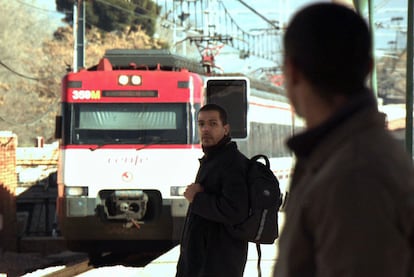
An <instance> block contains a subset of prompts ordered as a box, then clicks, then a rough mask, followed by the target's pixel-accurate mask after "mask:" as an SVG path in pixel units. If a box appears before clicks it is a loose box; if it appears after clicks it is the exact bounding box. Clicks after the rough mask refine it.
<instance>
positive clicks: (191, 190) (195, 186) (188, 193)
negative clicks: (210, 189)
mask: <svg viewBox="0 0 414 277" xmlns="http://www.w3.org/2000/svg"><path fill="white" fill-rule="evenodd" d="M201 191H204V189H203V187H202V186H201V185H200V184H199V183H192V184H191V185H188V186H187V188H186V190H185V191H184V197H185V198H186V199H187V200H188V201H189V202H190V203H191V202H193V200H194V197H195V195H196V194H197V193H198V192H201Z"/></svg>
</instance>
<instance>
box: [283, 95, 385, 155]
mask: <svg viewBox="0 0 414 277" xmlns="http://www.w3.org/2000/svg"><path fill="white" fill-rule="evenodd" d="M365 109H369V110H371V112H372V111H373V110H374V112H375V111H378V110H377V104H376V100H375V98H374V96H373V94H372V93H371V92H370V91H368V90H366V91H364V92H363V93H361V94H358V95H357V96H354V97H353V98H352V99H351V101H350V102H349V103H348V104H347V105H346V106H344V107H343V108H342V109H340V110H339V111H338V112H337V113H336V114H335V115H334V116H332V117H331V118H330V119H328V120H327V121H326V122H325V123H323V124H321V125H319V126H317V127H315V128H312V129H308V130H306V131H304V132H303V133H300V134H298V135H296V136H293V137H291V138H290V139H289V140H288V141H287V146H288V147H289V148H290V149H291V150H292V151H293V152H294V153H295V155H296V156H297V157H308V156H309V155H310V154H311V153H312V152H313V151H314V149H315V148H317V146H318V145H319V144H320V143H321V141H323V140H324V139H325V138H326V137H327V136H328V134H330V133H331V132H332V131H334V130H335V129H337V128H338V127H339V126H341V125H343V124H344V123H345V122H346V121H348V120H349V119H350V118H352V117H353V116H354V115H355V114H357V113H358V112H360V111H361V110H365Z"/></svg>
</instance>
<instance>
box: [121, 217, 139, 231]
mask: <svg viewBox="0 0 414 277" xmlns="http://www.w3.org/2000/svg"><path fill="white" fill-rule="evenodd" d="M140 224H143V222H140V221H137V220H135V219H133V218H129V221H128V222H127V223H125V224H124V228H131V227H133V226H135V227H136V228H137V229H138V230H139V229H141V225H140Z"/></svg>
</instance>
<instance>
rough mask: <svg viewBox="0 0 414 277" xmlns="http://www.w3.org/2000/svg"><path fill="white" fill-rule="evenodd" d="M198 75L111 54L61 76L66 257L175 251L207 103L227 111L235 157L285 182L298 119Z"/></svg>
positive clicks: (257, 88) (278, 94) (246, 89)
mask: <svg viewBox="0 0 414 277" xmlns="http://www.w3.org/2000/svg"><path fill="white" fill-rule="evenodd" d="M203 72H204V69H203V67H202V66H201V65H199V63H198V62H194V61H190V60H188V59H185V58H183V57H179V56H176V55H172V54H170V53H169V52H166V51H162V50H110V51H107V52H106V54H105V57H104V58H102V60H101V61H100V62H99V63H98V64H97V65H96V66H94V67H92V68H89V69H85V70H80V71H79V72H76V73H75V72H72V73H68V74H67V75H66V76H65V77H64V79H63V82H62V110H61V115H59V116H57V121H56V134H57V137H58V138H60V157H59V167H58V201H57V210H58V225H59V228H60V230H61V232H62V234H63V236H64V238H65V239H66V241H67V243H68V247H69V248H70V249H72V250H74V251H87V252H89V253H90V256H93V255H99V254H100V253H102V252H106V251H117V250H118V251H128V250H129V251H135V252H139V251H151V250H153V249H155V248H156V247H157V245H162V247H165V246H166V245H167V247H172V246H174V245H175V244H177V243H178V241H179V238H180V233H181V229H182V226H183V222H184V217H185V214H186V210H187V206H188V204H187V202H186V200H185V199H184V198H183V196H182V192H183V190H184V189H185V187H186V186H187V185H188V184H190V183H192V182H193V181H194V178H195V174H196V172H197V169H198V165H199V162H198V159H199V158H200V157H201V156H202V151H201V147H200V144H199V138H198V134H197V118H196V116H197V111H198V110H199V108H200V107H201V106H202V105H203V104H205V103H206V102H216V103H220V104H221V105H223V106H224V107H225V108H226V109H227V110H228V112H229V117H230V124H231V127H232V135H233V137H235V138H240V139H237V141H238V145H239V148H240V149H241V151H242V152H244V153H245V154H246V155H247V156H253V155H254V154H258V153H262V154H266V155H268V156H269V157H271V161H272V163H273V166H274V169H275V175H276V176H277V177H278V178H279V180H280V182H281V185H282V187H283V186H284V185H285V184H286V182H285V181H286V180H287V177H288V175H289V173H290V168H291V164H292V158H291V156H290V153H289V152H288V150H287V149H286V147H285V139H286V138H287V137H288V136H290V135H291V134H292V132H293V130H294V127H295V124H294V123H295V121H294V117H293V114H292V111H291V108H290V106H289V104H288V103H287V100H286V97H285V96H284V95H283V93H282V90H280V89H277V88H275V87H270V86H266V85H263V84H259V83H258V84H257V85H256V83H253V81H249V80H248V79H247V78H245V77H241V76H227V77H224V76H215V77H212V76H206V75H205V74H204V73H203ZM282 190H283V188H282ZM160 247H161V246H160Z"/></svg>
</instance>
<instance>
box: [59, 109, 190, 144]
mask: <svg viewBox="0 0 414 277" xmlns="http://www.w3.org/2000/svg"><path fill="white" fill-rule="evenodd" d="M67 111H68V114H67V117H66V118H70V124H68V125H70V131H69V134H70V137H69V138H67V139H68V140H69V143H70V144H98V145H104V144H186V143H188V141H187V137H188V133H187V132H188V131H187V130H188V126H189V123H188V122H189V119H188V118H187V116H186V114H187V113H186V111H187V106H186V104H184V103H99V104H96V103H87V104H86V103H85V104H73V105H70V106H69V107H68V110H67Z"/></svg>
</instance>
